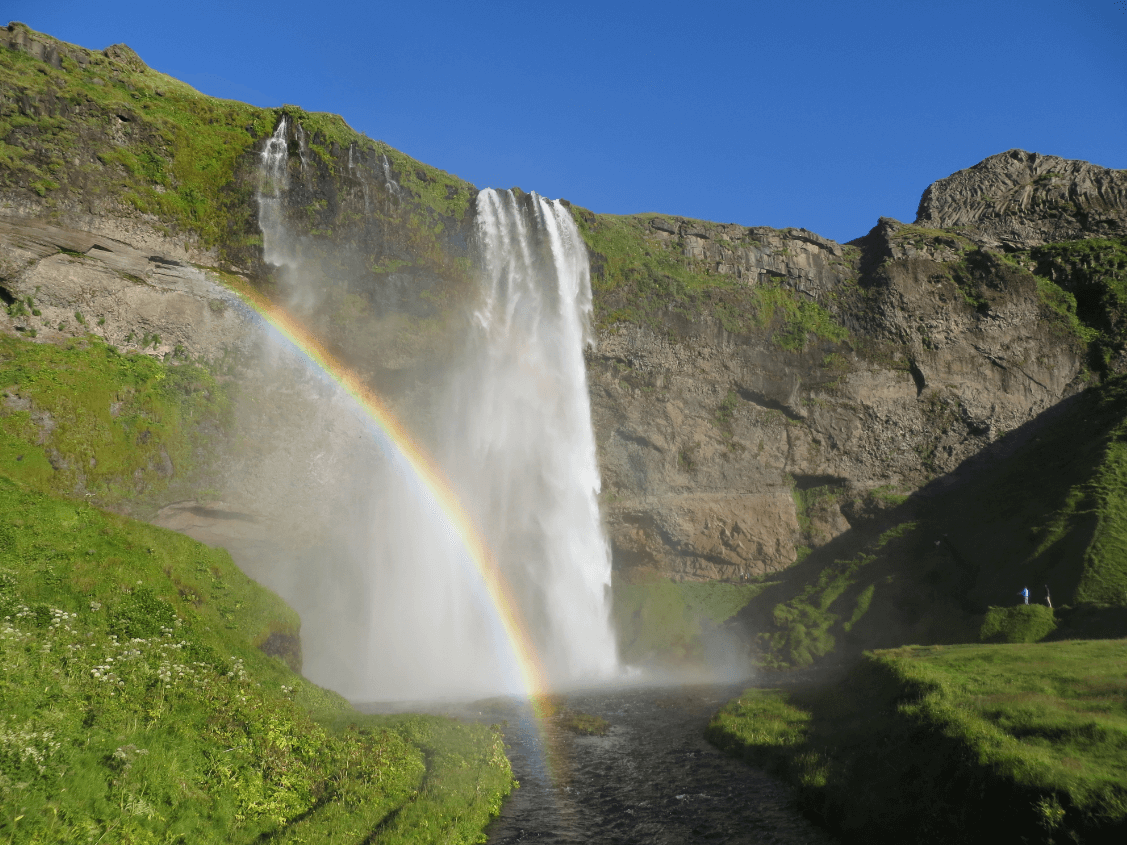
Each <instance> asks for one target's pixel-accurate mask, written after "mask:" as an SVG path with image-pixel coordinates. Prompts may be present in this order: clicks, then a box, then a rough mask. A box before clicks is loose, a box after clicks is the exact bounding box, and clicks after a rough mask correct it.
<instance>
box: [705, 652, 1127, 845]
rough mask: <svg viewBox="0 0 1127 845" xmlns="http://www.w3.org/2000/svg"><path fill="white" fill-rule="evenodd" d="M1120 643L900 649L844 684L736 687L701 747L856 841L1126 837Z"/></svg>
mask: <svg viewBox="0 0 1127 845" xmlns="http://www.w3.org/2000/svg"><path fill="white" fill-rule="evenodd" d="M1125 661H1127V641H1124V640H1102V641H1065V642H1056V643H1037V644H1017V645H966V646H931V647H916V646H910V647H905V648H901V649H896V650H892V651H883V652H876V653H874V654H873V655H871V656H869V657H867V658H866V660H865V661H864V662H863V663H862V664H861V665H860V666H859V667H858V668H857V669H855V670H854V671H853V672H852V673H851V674H850V675H849V676H848V677H847V678H845V679H844V680H843V681H842V682H841V683H839V684H834V685H832V686H829V687H825V688H820V689H806V690H795V691H791V692H784V691H779V690H748V691H747V692H745V693H744V694H743V695H742V696H741V697H740V698H739V699H738V700H736V701H733V702H730V703H729V704H728V705H727V706H725V707H724V709H723V710H721V711H720V712H719V713H718V714H717V715H716V716H715V717H714V719H713V721H712V723H711V724H710V726H709V737H710V739H712V741H713V742H715V743H716V744H717V745H719V746H720V747H722V748H725V749H726V750H728V751H730V752H731V753H733V754H736V755H737V756H740V757H742V758H744V759H746V760H748V761H749V762H751V763H754V764H756V765H760V766H764V767H766V768H769V769H772V770H774V771H776V772H778V773H780V774H782V775H784V776H785V777H787V778H788V779H790V780H792V781H793V782H794V783H796V784H797V785H798V786H799V788H800V790H801V793H800V794H801V800H802V802H803V804H804V806H806V807H807V809H809V810H811V811H812V812H814V813H816V814H817V815H820V816H821V817H822V818H824V819H825V820H827V821H829V822H830V823H831V824H833V825H834V826H836V827H838V828H839V829H841V830H843V831H844V832H847V833H848V832H860V831H862V830H864V831H865V835H866V836H867V837H869V841H907V840H911V841H951V839H952V838H954V839H956V840H958V841H962V840H961V839H960V837H963V838H965V837H966V831H967V830H971V829H974V825H975V824H977V825H979V827H978V828H977V830H978V834H977V835H978V836H980V837H981V836H987V835H988V834H989V833H990V832H992V831H1004V832H1005V834H1004V835H1006V836H1007V837H1009V839H1012V840H1014V841H1017V838H1018V837H1021V836H1025V837H1027V838H1029V841H1046V839H1049V838H1052V837H1053V836H1061V837H1062V839H1061V841H1070V838H1071V837H1074V836H1075V837H1080V838H1079V840H1077V841H1089V837H1091V838H1093V839H1094V841H1105V838H1106V837H1111V838H1106V841H1113V840H1114V838H1115V837H1116V836H1121V835H1122V834H1123V833H1124V832H1127V674H1125V673H1124V665H1125Z"/></svg>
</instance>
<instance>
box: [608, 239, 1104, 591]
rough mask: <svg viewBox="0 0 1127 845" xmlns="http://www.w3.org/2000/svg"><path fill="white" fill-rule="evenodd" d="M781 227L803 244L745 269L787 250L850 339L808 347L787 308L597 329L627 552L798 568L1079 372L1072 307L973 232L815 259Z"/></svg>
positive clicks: (1033, 411) (872, 242) (632, 559)
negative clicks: (1059, 304) (795, 336)
mask: <svg viewBox="0 0 1127 845" xmlns="http://www.w3.org/2000/svg"><path fill="white" fill-rule="evenodd" d="M660 231H661V230H657V232H655V233H654V234H653V235H652V236H651V237H652V243H653V244H654V245H655V248H658V246H657V245H658V244H659V243H660V242H661V241H660V239H661V238H662V235H661V234H658V232H660ZM777 237H778V241H777V242H779V243H782V244H787V243H788V240H789V241H790V243H789V246H790V253H791V254H790V255H784V256H778V255H776V254H773V252H769V253H767V254H766V255H762V256H752V257H751V260H750V261H747V262H746V264H745V265H744V266H743V267H739V265H736V267H735V268H733V271H731V272H732V273H733V275H735V274H736V273H737V272H739V273H741V274H742V278H748V277H751V278H753V279H758V278H761V275H760V274H762V273H763V272H771V271H764V270H763V269H762V268H763V265H765V264H769V263H771V264H774V268H777V269H774V272H775V273H777V275H774V276H771V278H772V279H776V280H778V284H779V285H780V286H781V287H782V288H783V290H785V291H791V292H794V293H795V294H800V295H802V296H805V297H808V298H809V299H811V300H813V301H814V302H820V303H822V306H823V307H824V308H825V310H826V311H827V312H828V313H831V314H833V315H834V316H835V317H836V318H837V321H838V323H839V324H840V325H841V326H843V327H848V329H849V331H848V334H845V333H844V332H843V333H842V335H840V339H839V340H836V341H835V340H832V339H821V338H817V337H816V336H815V337H811V338H809V339H807V340H805V341H804V342H803V343H802V344H801V347H800V348H795V346H794V345H793V344H786V342H785V341H786V338H787V337H788V329H787V327H786V326H785V325H779V324H780V323H782V322H783V318H780V317H779V316H778V315H776V316H775V317H773V318H772V320H773V322H770V321H769V322H768V323H767V325H766V328H765V329H764V330H762V331H759V332H754V331H752V332H748V333H742V334H734V333H730V332H728V331H726V330H725V329H724V327H723V324H722V320H721V319H720V318H718V317H716V316H713V315H709V314H703V315H701V316H698V317H697V318H696V319H694V320H691V321H679V326H680V329H681V332H680V333H679V334H678V335H677V336H670V335H669V334H665V335H664V336H663V335H662V334H659V333H657V332H655V331H653V330H652V329H651V328H649V327H643V326H637V325H624V324H621V323H619V324H614V325H612V326H609V327H605V328H604V329H603V331H602V332H601V334H600V337H599V344H598V347H597V352H595V353H594V354H592V356H591V369H590V373H591V380H592V393H593V399H594V406H595V409H596V410H595V421H596V429H597V431H598V433H599V442H600V447H601V450H602V451H601V459H602V467H603V474H604V485H605V487H606V491H607V492H606V494H605V498H604V500H605V502H606V513H607V517H608V522H609V525H610V527H611V536H612V538H613V541H614V545H615V560H616V563H617V564H618V565H620V566H625V567H634V566H636V567H644V568H649V569H654V570H657V571H661V572H664V573H676V574H679V575H683V576H685V577H692V578H729V579H739V578H742V577H743V576H745V575H760V574H764V573H766V572H772V571H777V570H779V569H782V568H785V567H787V566H789V565H790V564H792V563H793V562H794V561H795V560H796V558H797V557H799V556H800V555H801V554H803V553H804V552H805V551H808V550H809V549H810V548H814V547H817V546H820V545H822V544H824V543H826V542H827V541H829V540H830V539H832V538H833V537H835V536H837V535H839V534H841V533H842V532H843V531H845V530H847V529H848V528H849V527H850V526H851V525H853V524H859V523H862V522H864V521H865V519H866V518H867V516H870V515H871V514H872V513H873V511H874V510H879V509H881V508H882V507H884V506H885V505H886V504H887V503H888V502H894V501H896V497H897V495H898V494H905V493H908V492H910V491H912V490H914V489H915V488H917V487H919V486H920V485H921V484H923V483H925V482H926V481H927V480H929V479H931V478H934V477H937V476H939V475H942V474H944V473H946V472H949V471H951V470H952V469H954V468H955V467H956V466H957V465H958V464H959V463H961V462H962V461H963V460H965V459H966V458H968V457H969V456H971V455H973V454H974V453H976V452H977V451H979V450H980V449H982V448H983V447H984V446H986V445H988V444H989V443H991V442H992V441H993V440H995V439H997V438H998V437H1000V436H1002V435H1004V434H1005V433H1006V432H1007V431H1008V430H1012V429H1015V428H1017V427H1018V426H1020V425H1022V424H1023V423H1025V422H1027V421H1028V420H1030V419H1031V418H1033V417H1034V416H1035V415H1037V414H1038V413H1040V412H1041V411H1043V410H1045V409H1046V408H1049V407H1050V406H1052V405H1053V404H1055V403H1056V402H1058V401H1059V400H1060V399H1061V398H1063V397H1064V396H1067V395H1069V394H1070V393H1072V392H1075V391H1076V390H1077V389H1079V388H1080V387H1081V386H1082V384H1083V383H1084V377H1085V375H1086V369H1085V361H1086V350H1085V344H1084V342H1083V341H1082V340H1081V339H1080V338H1079V336H1078V335H1077V334H1076V333H1075V332H1074V331H1073V327H1072V325H1071V323H1070V322H1069V319H1068V316H1067V315H1066V314H1062V313H1060V312H1058V311H1056V310H1054V309H1053V307H1051V305H1050V304H1047V303H1046V301H1045V297H1044V295H1043V294H1042V292H1041V290H1040V288H1039V283H1038V281H1037V279H1036V278H1035V277H1034V276H1033V274H1032V273H1031V272H1030V271H1029V270H1027V269H1024V268H1022V267H1021V266H1019V265H1018V264H1016V263H1011V262H1010V261H1009V260H1007V258H1006V257H1005V256H1003V255H1001V254H997V253H994V252H991V251H990V250H989V249H984V248H982V247H981V246H980V245H979V244H976V243H975V241H974V240H973V239H972V238H971V237H969V236H967V235H963V234H960V235H955V234H948V233H945V232H938V231H932V230H927V229H923V228H921V227H917V226H905V225H902V224H899V223H896V222H895V221H891V220H882V221H881V223H880V224H878V226H877V227H876V228H875V229H874V230H873V232H872V233H870V235H869V236H867V237H866V238H864V239H863V240H862V241H861V242H860V243H859V247H860V251H859V252H856V253H854V254H853V255H852V256H851V257H849V258H847V259H846V260H844V261H841V260H839V263H838V264H836V265H830V263H829V261H825V262H824V264H822V265H821V266H819V265H818V264H817V263H815V261H816V260H817V259H822V258H823V256H825V257H826V258H830V259H831V260H832V258H833V257H835V253H834V251H833V248H832V247H828V248H827V247H821V246H818V247H814V248H813V249H811V248H810V247H809V246H808V244H809V241H808V240H807V239H806V238H805V237H803V239H802V240H799V241H798V244H797V246H798V249H796V248H795V246H796V245H795V244H794V239H788V237H787V234H786V233H778V235H777ZM833 246H834V247H837V245H833ZM802 247H806V249H807V250H809V251H808V252H805V253H804V252H800V251H799V249H801V248H802ZM786 248H787V247H786V246H783V247H781V248H779V249H780V251H781V249H786ZM708 249H714V250H716V251H717V252H719V251H721V250H729V249H730V247H728V245H727V244H726V243H725V244H716V243H711V244H709V245H708V247H707V248H706V250H705V253H706V255H707V250H708ZM837 249H838V250H841V247H837ZM815 250H817V251H815ZM811 252H813V256H811ZM837 254H839V255H840V254H841V253H840V252H839V253H837ZM745 255H746V253H745ZM796 257H797V258H798V260H799V261H801V262H802V264H799V263H798V261H795V260H794V259H795V258H796ZM812 257H813V258H815V260H811V258H812ZM732 264H734V262H732V261H731V260H730V259H728V260H725V258H721V259H720V260H719V261H718V262H717V268H718V269H717V272H725V270H722V269H719V268H721V267H725V266H732ZM803 265H805V266H803ZM748 267H750V271H749V270H748V269H746V268H748ZM737 268H738V269H737ZM757 270H758V271H759V272H758V273H756V272H755V271H757ZM738 278H739V277H738ZM780 337H781V338H782V340H780ZM788 345H789V346H790V348H788ZM803 547H805V549H804V548H803Z"/></svg>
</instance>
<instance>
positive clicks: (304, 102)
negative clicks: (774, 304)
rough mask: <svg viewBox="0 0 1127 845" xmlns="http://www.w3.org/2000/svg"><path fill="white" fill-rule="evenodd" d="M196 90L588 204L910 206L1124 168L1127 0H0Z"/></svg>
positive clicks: (709, 214) (847, 218) (719, 209)
mask: <svg viewBox="0 0 1127 845" xmlns="http://www.w3.org/2000/svg"><path fill="white" fill-rule="evenodd" d="M5 5H6V7H7V9H6V11H5V12H0V14H6V15H7V16H8V18H9V19H12V20H20V21H23V22H24V23H26V24H28V25H29V26H31V27H32V28H33V29H38V30H41V31H44V32H47V33H50V34H51V35H54V36H55V37H57V38H61V39H63V40H65V41H70V42H73V43H77V44H80V45H82V46H84V47H89V48H94V49H101V48H103V47H106V46H107V45H109V44H113V43H116V42H122V41H124V42H125V43H127V44H128V45H129V46H130V47H132V48H133V49H135V50H136V51H137V52H138V53H139V54H140V55H141V57H142V58H143V59H144V60H145V61H146V62H148V64H149V65H151V66H152V67H154V68H156V69H158V70H161V71H164V72H165V73H169V74H172V75H173V76H176V77H178V78H180V79H183V80H185V81H187V82H189V83H191V84H193V85H194V86H195V87H197V88H199V89H200V90H201V91H204V92H206V93H208V94H214V95H216V96H221V97H231V98H235V99H240V100H246V101H248V102H251V103H255V104H256V105H260V106H275V105H280V104H283V103H294V104H297V105H300V106H302V107H303V108H305V109H308V110H321V111H331V112H337V113H339V114H341V115H343V116H344V117H345V119H346V120H347V121H348V122H349V123H350V124H351V125H352V126H353V127H355V128H356V129H359V130H361V131H363V132H365V133H367V134H368V135H370V136H371V137H373V138H378V139H382V140H384V141H387V142H388V143H389V144H391V145H392V146H395V147H397V148H399V149H401V150H403V151H404V152H406V153H408V154H409V155H412V156H414V157H415V158H417V159H420V160H422V161H425V162H427V163H429V164H433V165H435V166H437V167H440V168H442V169H444V170H448V171H450V172H452V173H456V174H458V175H459V176H461V177H463V178H464V179H467V180H469V181H470V182H473V183H474V184H476V185H478V186H479V187H488V186H492V187H502V188H504V187H511V186H513V185H519V186H521V187H522V188H524V189H526V190H537V191H539V192H540V193H542V194H546V195H547V196H550V197H566V198H567V199H570V200H572V201H573V202H576V203H579V204H580V205H583V206H586V207H588V208H591V209H593V210H595V211H600V212H610V213H622V214H625V213H631V212H642V211H660V212H665V213H669V214H681V215H685V216H689V217H700V218H705V219H709V220H719V221H723V222H733V223H741V224H744V225H749V226H752V225H768V226H779V227H782V226H804V227H806V228H808V229H812V230H814V231H816V232H819V233H821V234H823V235H826V236H828V237H832V238H836V239H838V240H849V239H851V238H854V237H857V236H859V235H862V234H864V233H865V232H866V231H868V230H869V228H871V227H872V226H873V225H874V224H875V222H876V219H877V217H878V216H880V215H886V216H890V217H896V218H899V219H901V220H911V219H912V218H914V216H915V211H916V206H917V204H918V202H919V196H920V194H921V193H922V191H923V189H924V188H925V187H926V186H927V185H928V184H929V183H930V182H932V181H934V180H935V179H938V178H942V177H943V176H947V175H948V174H950V173H952V172H954V171H956V170H959V169H961V168H964V167H969V166H970V165H972V164H974V163H976V162H978V161H980V160H981V159H983V158H985V157H986V156H988V155H992V154H994V153H998V152H1002V151H1003V150H1007V149H1010V148H1013V147H1021V148H1023V149H1027V150H1034V151H1037V152H1041V153H1051V154H1055V155H1061V156H1064V157H1066V158H1080V159H1085V160H1088V161H1092V162H1095V163H1098V164H1102V165H1104V166H1107V167H1117V168H1127V0H1075V1H1074V2H1042V0H1030V2H1024V3H1020V2H991V0H975V1H974V2H964V1H963V0H955V2H945V3H919V2H913V0H897V2H860V3H843V2H840V0H839V2H791V3H780V2H770V3H759V2H746V1H745V2H710V1H709V0H700V2H697V3H687V2H677V3H670V2H664V0H651V2H614V0H604V2H587V0H570V2H551V3H544V2H540V3H537V2H529V0H524V2H509V0H500V1H499V2H476V3H475V2H466V0H460V2H428V0H400V1H399V2H382V0H374V2H367V3H354V4H349V3H346V2H340V0H336V2H329V3H310V2H302V3H295V2H291V0H278V2H275V3H270V4H266V3H259V2H238V0H225V2H222V3H218V2H213V0H195V2H191V3H189V2H153V0H146V2H133V1H132V0H128V1H127V0H105V2H98V3H91V2H90V1H89V0H54V2H50V3H48V2H45V0H9V2H7V3H6V4H5Z"/></svg>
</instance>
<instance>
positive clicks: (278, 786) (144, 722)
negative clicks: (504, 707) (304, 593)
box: [0, 478, 511, 843]
mask: <svg viewBox="0 0 1127 845" xmlns="http://www.w3.org/2000/svg"><path fill="white" fill-rule="evenodd" d="M0 513H3V514H4V520H3V525H2V526H0V619H2V620H3V621H2V622H0V667H2V671H0V712H2V713H3V721H2V723H0V836H6V837H7V838H8V841H12V842H71V841H74V842H88V841H90V840H91V839H94V840H97V839H98V837H100V836H104V837H108V838H112V841H115V842H137V843H147V842H177V841H183V842H224V843H226V842H250V841H260V839H259V838H260V837H262V840H261V841H279V842H286V841H293V842H310V841H316V842H321V841H325V836H326V835H327V834H328V833H329V832H330V831H331V832H334V833H335V835H337V836H340V835H343V834H347V835H348V836H350V837H351V839H349V838H347V837H346V838H345V839H344V840H343V841H356V842H359V841H373V842H382V841H388V842H394V841H404V836H406V837H407V840H409V841H420V842H421V841H458V842H472V841H477V838H478V836H479V835H480V831H481V829H482V828H483V827H484V825H485V823H486V822H487V821H488V819H489V818H490V817H491V815H492V814H494V813H495V812H496V810H497V808H498V806H499V803H500V800H501V798H502V797H503V796H504V795H505V794H506V793H507V792H508V790H509V789H510V787H511V773H510V770H509V767H508V762H507V760H506V759H505V757H504V754H503V750H502V746H501V739H500V735H499V734H498V733H496V732H495V731H492V730H490V729H486V728H483V727H480V726H463V725H458V724H456V723H453V722H449V721H446V720H440V719H430V718H423V717H400V718H398V719H389V718H380V717H369V716H361V715H360V714H356V713H354V712H353V711H352V710H351V708H350V707H349V706H348V704H347V703H346V702H345V701H343V699H340V698H339V697H338V696H336V695H334V694H332V693H329V692H327V691H325V690H322V689H320V688H318V687H316V686H314V685H312V684H309V683H307V682H305V681H304V680H302V679H301V678H300V676H298V675H296V674H295V673H294V672H293V670H292V669H291V668H290V666H288V665H287V664H286V662H285V660H283V659H282V657H281V656H277V657H270V656H268V655H267V654H266V653H264V651H263V649H266V650H269V651H273V652H275V653H278V654H280V655H285V656H287V657H290V659H291V661H292V660H293V654H294V653H295V649H294V648H293V647H292V643H293V642H294V641H296V637H297V632H298V619H297V617H296V615H295V614H294V613H293V611H292V610H290V609H289V608H288V607H287V606H286V605H285V604H284V603H283V602H282V601H281V600H280V599H279V598H277V596H275V595H273V594H272V593H269V592H268V591H266V590H264V589H263V588H261V587H259V586H258V585H257V584H255V583H254V582H252V581H251V580H250V579H248V578H247V577H246V576H244V575H243V574H242V573H241V572H240V571H239V570H238V569H237V568H236V567H235V566H234V564H233V563H232V562H231V559H230V557H229V556H228V555H227V554H226V552H224V551H222V550H216V549H209V548H207V547H205V546H202V545H200V544H198V543H195V542H194V541H192V540H189V539H188V538H186V537H183V536H180V535H177V534H174V533H172V532H168V531H164V530H162V529H158V528H155V527H152V526H149V525H145V524H142V523H137V522H134V521H132V520H129V519H127V518H125V517H120V516H116V515H114V514H109V513H106V512H104V511H100V510H98V509H96V508H94V507H92V506H90V505H89V504H86V503H81V502H79V503H76V502H72V501H67V500H65V499H60V498H55V497H50V496H47V495H45V494H41V493H33V492H28V491H26V490H24V489H22V488H21V487H20V486H19V485H18V484H17V483H15V482H13V481H11V480H9V479H5V478H0ZM287 641H289V647H287ZM313 716H316V717H318V718H319V719H320V720H321V722H322V723H323V724H318V722H316V721H314V719H313V718H312V717H313ZM404 830H406V831H408V833H404ZM442 831H445V833H441V832H442ZM370 835H374V838H371V839H365V837H368V836H370ZM447 836H449V838H446V837H447ZM107 841H108V840H107Z"/></svg>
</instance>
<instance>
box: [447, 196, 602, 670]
mask: <svg viewBox="0 0 1127 845" xmlns="http://www.w3.org/2000/svg"><path fill="white" fill-rule="evenodd" d="M476 226H477V238H478V246H479V249H480V253H481V264H482V268H481V274H480V279H481V291H480V301H479V305H478V307H477V308H476V310H475V311H474V314H473V329H472V331H471V337H470V341H469V344H468V352H467V354H466V356H465V357H464V359H463V366H462V368H461V369H460V371H459V372H458V374H457V376H456V378H455V379H454V381H453V385H454V394H453V397H452V402H451V410H452V413H451V415H450V416H449V420H450V422H451V425H450V426H449V430H448V432H447V434H446V443H447V444H453V445H454V446H455V448H453V449H450V450H448V457H447V461H448V464H449V466H450V467H451V473H452V475H453V476H454V478H455V480H456V483H457V484H458V485H459V487H460V488H461V490H462V494H463V497H464V499H465V501H466V502H467V504H468V506H469V507H470V508H471V510H472V511H473V512H474V513H475V514H476V516H477V518H478V520H479V523H480V524H481V526H482V528H483V530H484V532H485V534H486V536H487V537H488V538H489V540H490V542H491V543H492V545H493V551H494V554H495V555H496V556H497V558H498V559H499V560H500V561H501V565H502V566H503V567H504V569H505V572H506V576H507V577H508V578H509V580H510V582H511V583H512V584H513V586H514V589H515V590H516V592H517V593H518V595H519V596H520V603H521V606H522V609H523V611H524V614H525V616H526V618H528V619H529V620H534V622H533V636H534V638H535V640H536V643H537V646H538V648H539V651H540V656H541V660H542V661H543V663H544V668H545V670H546V672H547V675H548V677H549V679H550V680H552V681H554V682H556V683H559V684H567V683H570V682H575V681H578V680H581V679H584V678H597V677H602V676H605V675H607V674H609V673H611V672H612V671H613V670H614V668H615V645H614V639H613V635H612V633H611V630H610V624H609V620H608V611H609V607H608V605H609V596H608V594H609V590H610V553H609V549H608V546H607V541H606V538H605V536H604V533H603V530H602V524H601V521H600V517H599V507H598V498H597V497H598V492H599V486H600V480H599V469H598V463H597V460H596V456H595V438H594V432H593V430H592V428H591V407H590V400H589V397H588V393H587V372H586V366H585V363H584V360H583V349H584V346H585V345H587V344H589V343H590V342H591V336H590V330H589V324H590V315H591V282H590V275H589V270H588V258H587V251H586V248H585V247H584V244H583V240H582V238H581V237H580V235H579V231H578V230H577V228H576V226H575V223H574V221H573V220H572V218H571V213H570V212H569V211H568V209H567V208H566V207H565V206H564V205H563V204H561V203H560V202H559V201H555V202H553V201H549V200H547V199H544V198H543V197H540V196H538V195H537V194H535V193H533V194H530V195H524V196H522V197H519V198H518V197H517V196H514V194H513V193H512V192H511V191H494V190H485V191H482V192H481V193H480V194H479V195H478V197H477V206H476Z"/></svg>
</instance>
